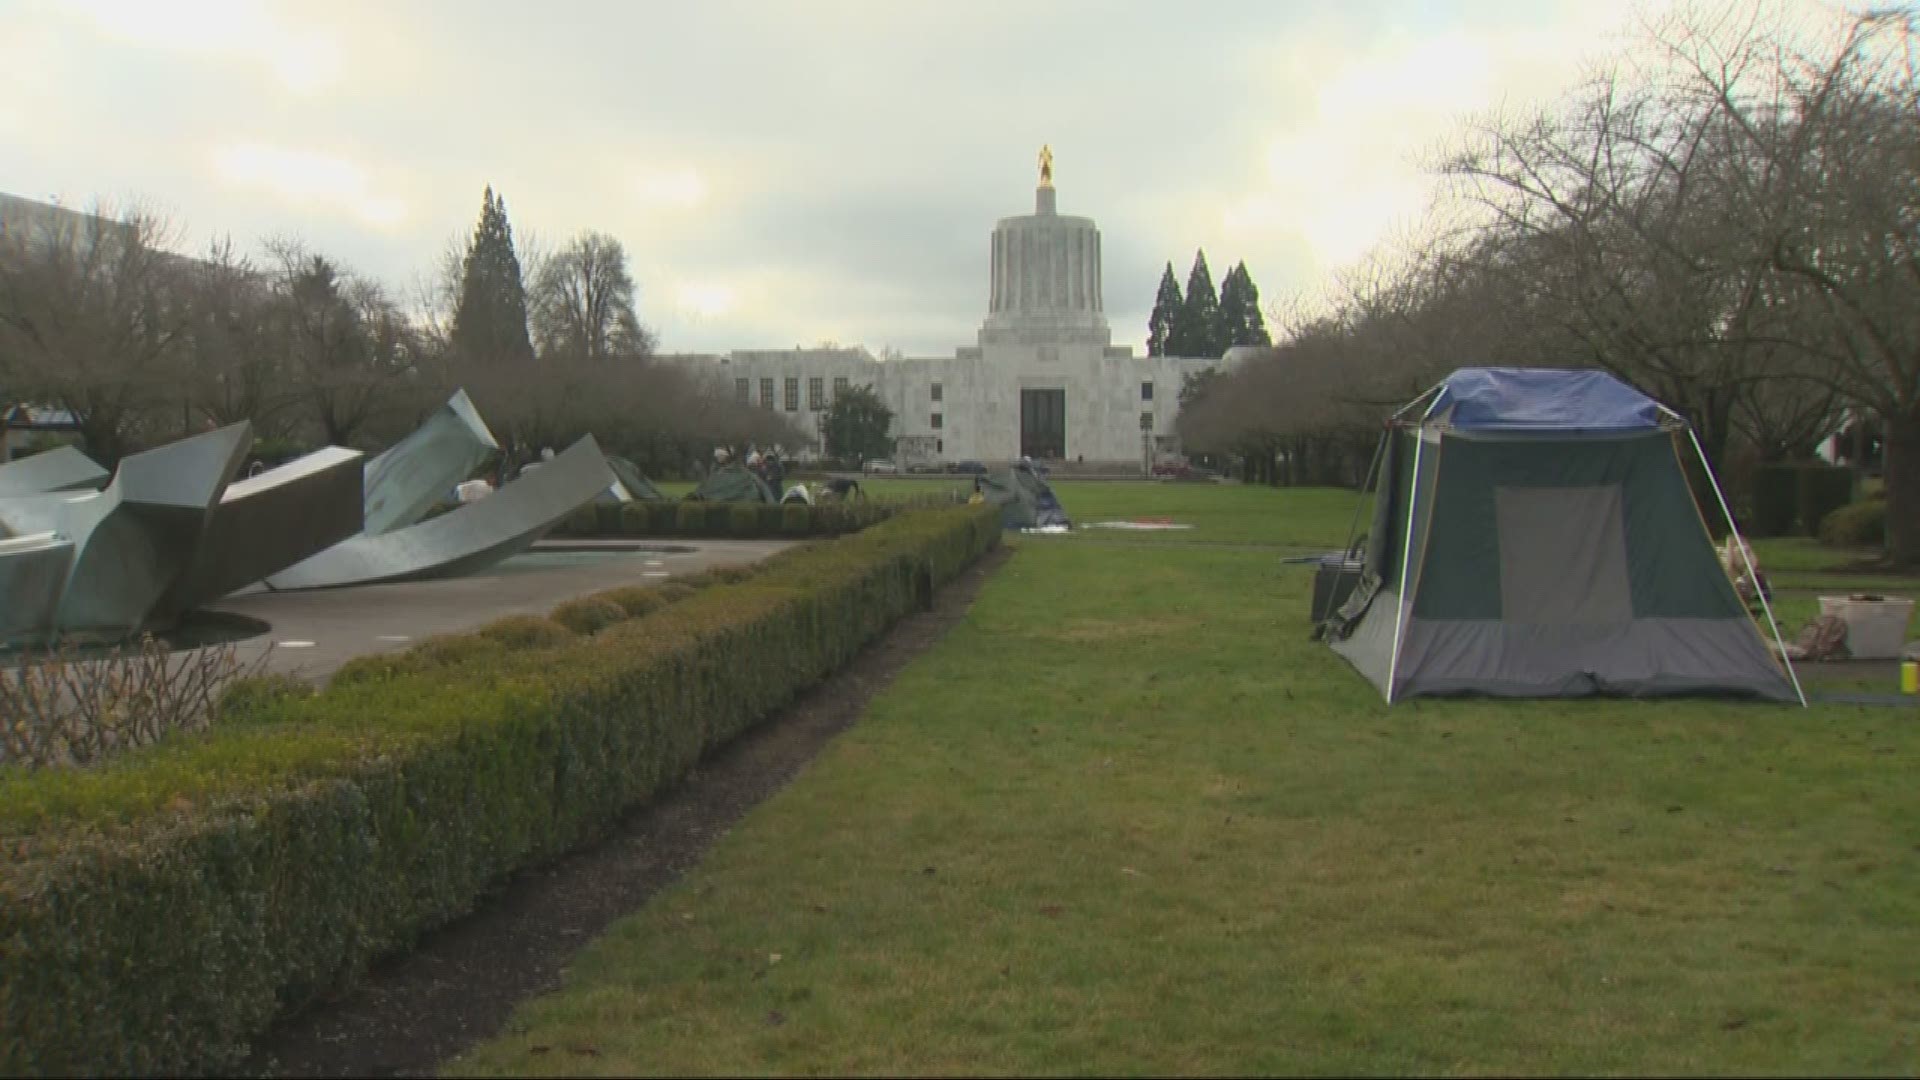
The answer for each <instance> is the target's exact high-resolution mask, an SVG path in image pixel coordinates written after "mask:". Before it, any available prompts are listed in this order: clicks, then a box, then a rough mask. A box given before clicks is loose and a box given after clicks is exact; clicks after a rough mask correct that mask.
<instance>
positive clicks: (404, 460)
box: [360, 390, 500, 536]
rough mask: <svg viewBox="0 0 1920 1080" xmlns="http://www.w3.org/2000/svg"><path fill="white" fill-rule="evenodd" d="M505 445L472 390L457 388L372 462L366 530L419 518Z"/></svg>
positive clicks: (382, 529)
mask: <svg viewBox="0 0 1920 1080" xmlns="http://www.w3.org/2000/svg"><path fill="white" fill-rule="evenodd" d="M499 449H500V444H499V443H498V442H496V441H494V438H493V433H492V432H491V431H488V430H487V425H486V422H485V421H483V420H481V419H480V414H479V413H478V412H477V411H475V410H474V407H473V400H472V399H471V398H469V397H467V392H466V391H465V390H456V391H454V394H453V397H452V398H450V399H448V401H447V403H446V404H445V405H442V406H441V407H440V408H439V409H437V410H435V412H434V414H433V415H432V416H430V417H428V418H427V421H426V423H424V424H421V425H420V426H419V427H418V428H415V429H414V431H413V433H412V434H410V435H408V436H407V437H406V438H404V439H401V440H400V441H399V442H397V443H395V444H393V446H391V447H389V448H388V449H387V451H386V452H385V453H382V454H380V455H378V456H376V457H375V458H374V459H373V460H372V461H369V462H367V472H366V481H365V485H364V486H365V491H366V509H365V524H363V525H362V526H361V529H360V531H361V532H363V533H365V534H366V535H368V536H379V535H380V534H381V533H388V532H392V531H393V530H395V529H404V528H406V527H407V526H409V525H412V524H414V523H416V522H418V521H419V520H420V519H421V518H423V517H425V516H426V515H427V511H429V510H431V509H433V504H434V503H436V502H438V501H440V500H441V499H442V498H444V497H446V494H447V492H448V491H450V490H451V489H452V488H453V486H454V485H455V484H458V483H459V482H460V481H462V480H465V479H466V478H467V477H469V476H471V475H473V470H475V469H477V468H479V467H480V463H481V462H483V461H485V460H487V457H488V455H490V454H493V453H495V452H496V451H498V450H499Z"/></svg>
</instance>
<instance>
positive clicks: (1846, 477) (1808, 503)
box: [1796, 465, 1853, 536]
mask: <svg viewBox="0 0 1920 1080" xmlns="http://www.w3.org/2000/svg"><path fill="white" fill-rule="evenodd" d="M1799 479H1800V482H1799V488H1798V492H1797V496H1798V497H1797V500H1796V503H1797V506H1798V509H1799V512H1800V531H1801V532H1803V533H1805V534H1806V535H1808V536H1818V535H1820V522H1821V521H1823V520H1824V519H1825V518H1826V516H1827V515H1828V514H1830V513H1832V512H1833V511H1835V510H1838V509H1840V508H1841V507H1843V506H1845V505H1847V504H1848V503H1849V502H1852V501H1853V470H1852V469H1843V468H1841V467H1839V466H1837V465H1803V466H1801V468H1800V478H1799Z"/></svg>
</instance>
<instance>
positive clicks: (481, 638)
mask: <svg viewBox="0 0 1920 1080" xmlns="http://www.w3.org/2000/svg"><path fill="white" fill-rule="evenodd" d="M521 617H522V618H532V616H521ZM509 648H510V646H509V644H508V642H506V641H505V640H502V639H501V638H500V637H498V636H485V631H484V629H483V630H479V631H475V632H474V633H471V634H435V635H434V636H432V637H430V638H428V639H427V640H425V641H423V642H421V643H420V644H418V645H415V646H414V647H413V648H411V649H408V650H407V651H406V652H405V653H404V654H402V656H401V658H400V662H401V664H402V665H403V667H404V669H405V670H407V671H415V672H417V671H431V670H433V669H434V668H445V667H454V666H456V665H459V664H471V663H483V662H492V661H495V660H501V659H504V658H505V657H506V655H507V651H508V649H509ZM334 678H335V679H338V678H340V676H339V675H335V676H334Z"/></svg>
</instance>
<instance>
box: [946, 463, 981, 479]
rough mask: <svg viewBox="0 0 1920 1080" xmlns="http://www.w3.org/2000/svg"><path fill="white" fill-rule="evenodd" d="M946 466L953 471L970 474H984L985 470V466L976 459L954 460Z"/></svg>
mask: <svg viewBox="0 0 1920 1080" xmlns="http://www.w3.org/2000/svg"><path fill="white" fill-rule="evenodd" d="M948 468H950V469H951V470H952V471H953V472H957V473H966V474H968V475H971V476H984V475H986V472H987V467H986V466H985V465H982V464H981V463H980V462H978V461H956V462H954V463H953V464H952V465H950V466H948Z"/></svg>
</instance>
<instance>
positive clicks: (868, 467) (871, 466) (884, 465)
mask: <svg viewBox="0 0 1920 1080" xmlns="http://www.w3.org/2000/svg"><path fill="white" fill-rule="evenodd" d="M860 471H861V472H865V473H897V472H899V471H900V466H898V465H895V464H894V463H893V462H891V461H888V460H886V459H885V458H872V459H870V460H868V461H867V463H866V464H864V465H862V466H860Z"/></svg>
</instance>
